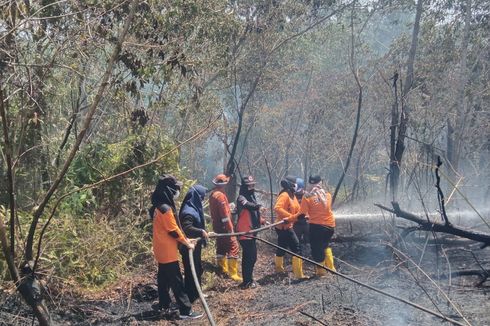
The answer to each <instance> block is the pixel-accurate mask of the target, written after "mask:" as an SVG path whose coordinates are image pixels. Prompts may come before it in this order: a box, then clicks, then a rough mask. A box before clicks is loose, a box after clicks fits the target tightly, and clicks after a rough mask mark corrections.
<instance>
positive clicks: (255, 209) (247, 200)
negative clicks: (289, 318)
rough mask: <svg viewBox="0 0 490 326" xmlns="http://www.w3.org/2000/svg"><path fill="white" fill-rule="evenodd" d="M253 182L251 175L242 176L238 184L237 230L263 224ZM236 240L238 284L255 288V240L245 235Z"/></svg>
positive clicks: (246, 287) (245, 230)
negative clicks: (239, 265)
mask: <svg viewBox="0 0 490 326" xmlns="http://www.w3.org/2000/svg"><path fill="white" fill-rule="evenodd" d="M255 183H256V182H255V180H254V178H253V177H252V176H251V175H250V176H247V177H244V178H242V184H241V185H240V191H239V195H238V199H237V208H238V220H237V225H236V231H237V232H248V231H250V230H253V229H257V228H259V227H260V226H261V225H262V224H265V220H264V219H263V218H262V217H261V216H260V209H261V207H262V205H260V204H258V203H257V199H256V198H255ZM238 241H239V242H240V246H241V247H242V275H243V282H242V283H241V284H240V288H241V289H248V288H255V287H257V284H256V283H255V282H254V279H253V270H254V266H255V262H256V261H257V244H256V240H255V239H251V238H248V237H246V236H240V237H239V238H238Z"/></svg>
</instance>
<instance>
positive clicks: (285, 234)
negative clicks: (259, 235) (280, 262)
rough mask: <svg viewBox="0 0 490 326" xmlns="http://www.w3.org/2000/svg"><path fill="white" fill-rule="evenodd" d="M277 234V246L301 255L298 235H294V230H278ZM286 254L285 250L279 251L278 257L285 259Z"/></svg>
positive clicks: (277, 251) (277, 252)
mask: <svg viewBox="0 0 490 326" xmlns="http://www.w3.org/2000/svg"><path fill="white" fill-rule="evenodd" d="M276 232H277V245H278V246H279V247H283V248H286V249H289V250H291V251H292V252H294V253H295V254H299V241H298V237H297V236H296V233H294V231H293V229H292V228H291V229H288V230H279V229H276ZM285 254H286V253H285V252H284V250H281V249H277V250H276V256H278V257H284V255H285Z"/></svg>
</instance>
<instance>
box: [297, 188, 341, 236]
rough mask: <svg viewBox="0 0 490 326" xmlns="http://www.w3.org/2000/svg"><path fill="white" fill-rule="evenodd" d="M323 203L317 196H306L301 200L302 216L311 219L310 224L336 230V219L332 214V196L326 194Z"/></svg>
mask: <svg viewBox="0 0 490 326" xmlns="http://www.w3.org/2000/svg"><path fill="white" fill-rule="evenodd" d="M326 199H327V200H326V202H325V203H323V202H322V201H321V199H320V197H319V196H318V195H317V194H306V195H305V196H303V200H301V209H300V214H305V215H306V216H308V217H309V221H310V224H319V225H325V226H329V227H332V228H334V227H335V218H334V216H333V212H332V195H330V193H329V192H327V193H326Z"/></svg>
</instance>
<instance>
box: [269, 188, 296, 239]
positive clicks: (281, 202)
mask: <svg viewBox="0 0 490 326" xmlns="http://www.w3.org/2000/svg"><path fill="white" fill-rule="evenodd" d="M299 208H300V206H299V202H298V199H296V197H295V196H293V198H291V197H289V194H288V193H287V192H286V191H284V192H282V193H281V194H279V196H278V197H277V201H276V205H275V206H274V211H275V212H276V222H280V221H281V220H283V219H284V218H288V219H289V223H287V224H280V225H278V226H276V228H278V229H280V230H288V229H290V228H292V227H293V224H294V222H295V221H296V220H297V218H298V215H299V214H298V213H299Z"/></svg>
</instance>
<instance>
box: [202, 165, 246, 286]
mask: <svg viewBox="0 0 490 326" xmlns="http://www.w3.org/2000/svg"><path fill="white" fill-rule="evenodd" d="M229 181H230V178H229V177H227V176H226V175H224V174H218V175H217V176H216V177H215V178H214V179H213V184H214V186H215V187H214V189H213V190H212V191H211V194H210V195H209V211H210V214H211V219H212V222H213V231H214V232H215V233H232V232H233V222H232V220H231V211H230V203H229V202H228V197H226V194H225V186H226V185H227V184H228V182H229ZM238 254H239V248H238V241H237V239H236V237H217V238H216V260H217V262H218V265H219V266H220V267H221V271H222V272H223V273H226V274H228V275H229V276H230V277H231V279H233V280H234V281H236V282H242V281H243V279H242V278H241V277H240V276H239V275H238Z"/></svg>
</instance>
